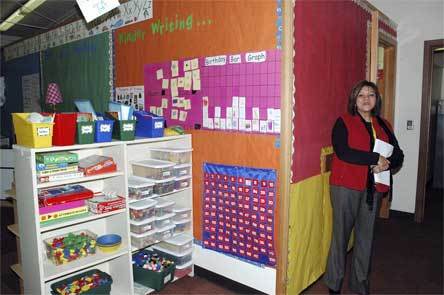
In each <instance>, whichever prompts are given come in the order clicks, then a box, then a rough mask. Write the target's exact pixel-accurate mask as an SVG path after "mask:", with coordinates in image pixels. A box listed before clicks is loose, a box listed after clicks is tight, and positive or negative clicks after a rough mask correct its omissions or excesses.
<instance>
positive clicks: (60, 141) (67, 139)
mask: <svg viewBox="0 0 444 295" xmlns="http://www.w3.org/2000/svg"><path fill="white" fill-rule="evenodd" d="M76 126H77V113H66V114H55V116H54V131H53V134H52V145H73V144H74V143H75V135H76Z"/></svg>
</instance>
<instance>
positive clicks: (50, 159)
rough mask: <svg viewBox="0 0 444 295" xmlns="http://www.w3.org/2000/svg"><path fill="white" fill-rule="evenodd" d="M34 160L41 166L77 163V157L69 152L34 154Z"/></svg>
mask: <svg viewBox="0 0 444 295" xmlns="http://www.w3.org/2000/svg"><path fill="white" fill-rule="evenodd" d="M35 160H36V162H37V163H43V164H58V163H73V162H78V161H79V156H78V155H77V154H76V153H71V152H51V153H40V154H36V155H35Z"/></svg>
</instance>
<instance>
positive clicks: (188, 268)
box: [174, 260, 193, 279]
mask: <svg viewBox="0 0 444 295" xmlns="http://www.w3.org/2000/svg"><path fill="white" fill-rule="evenodd" d="M192 271H193V261H192V260H190V261H188V262H187V263H184V264H181V265H176V270H175V271H174V277H175V278H177V279H180V278H183V277H184V276H186V275H189V274H190V273H191V272H192Z"/></svg>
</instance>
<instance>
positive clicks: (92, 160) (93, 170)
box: [79, 155, 117, 176]
mask: <svg viewBox="0 0 444 295" xmlns="http://www.w3.org/2000/svg"><path fill="white" fill-rule="evenodd" d="M79 171H82V172H83V173H85V175H86V176H87V175H96V174H101V173H109V172H115V171H117V165H116V163H115V162H114V160H113V158H111V157H107V156H100V155H92V156H89V157H86V158H84V159H81V160H80V161H79Z"/></svg>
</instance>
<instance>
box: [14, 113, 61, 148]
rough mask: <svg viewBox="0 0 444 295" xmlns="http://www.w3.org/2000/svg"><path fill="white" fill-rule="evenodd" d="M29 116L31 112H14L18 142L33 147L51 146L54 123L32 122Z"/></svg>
mask: <svg viewBox="0 0 444 295" xmlns="http://www.w3.org/2000/svg"><path fill="white" fill-rule="evenodd" d="M28 116H29V113H13V114H12V122H13V124H14V129H15V134H16V137H17V144H18V145H23V146H26V147H31V148H43V147H51V146H52V130H53V125H54V123H31V122H28V120H27V118H28Z"/></svg>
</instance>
